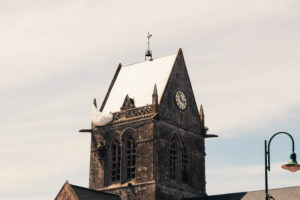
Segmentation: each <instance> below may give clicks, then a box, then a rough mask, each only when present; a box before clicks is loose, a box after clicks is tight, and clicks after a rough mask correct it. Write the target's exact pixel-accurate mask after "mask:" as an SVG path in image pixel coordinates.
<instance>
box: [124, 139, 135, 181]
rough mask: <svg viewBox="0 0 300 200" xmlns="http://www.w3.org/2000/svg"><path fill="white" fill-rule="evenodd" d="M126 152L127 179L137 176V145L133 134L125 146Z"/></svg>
mask: <svg viewBox="0 0 300 200" xmlns="http://www.w3.org/2000/svg"><path fill="white" fill-rule="evenodd" d="M125 148H126V149H125V152H126V174H127V179H128V180H130V179H134V178H135V160H136V146H135V140H134V138H133V137H132V136H129V137H128V139H127V142H126V147H125Z"/></svg>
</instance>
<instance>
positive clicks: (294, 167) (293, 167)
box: [265, 132, 300, 200]
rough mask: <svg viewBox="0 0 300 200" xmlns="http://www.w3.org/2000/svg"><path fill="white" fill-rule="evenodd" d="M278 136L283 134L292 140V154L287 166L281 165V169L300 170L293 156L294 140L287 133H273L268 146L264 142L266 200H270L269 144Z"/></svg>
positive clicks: (294, 155)
mask: <svg viewBox="0 0 300 200" xmlns="http://www.w3.org/2000/svg"><path fill="white" fill-rule="evenodd" d="M279 134H285V135H287V136H289V137H290V138H291V140H292V154H291V155H290V160H289V162H288V163H287V164H285V165H282V166H281V167H282V168H283V169H286V170H289V171H290V172H296V171H298V170H300V165H299V164H298V163H297V159H296V154H295V151H294V150H295V143H294V139H293V137H292V136H291V135H290V134H289V133H287V132H278V133H275V134H274V135H273V136H272V137H271V138H270V140H269V142H268V144H267V140H265V193H266V200H269V199H270V197H271V196H270V195H269V192H268V171H270V170H271V165H270V144H271V141H272V140H273V138H274V137H275V136H277V135H279Z"/></svg>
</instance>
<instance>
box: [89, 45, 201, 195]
mask: <svg viewBox="0 0 300 200" xmlns="http://www.w3.org/2000/svg"><path fill="white" fill-rule="evenodd" d="M112 84H113V83H112ZM178 90H181V91H183V92H184V94H185V96H186V99H187V106H186V108H185V109H179V108H178V106H177V105H176V102H175V94H176V92H177V91H178ZM108 93H109V91H108ZM151 95H152V98H153V101H152V102H153V104H152V105H148V107H143V108H142V107H141V108H133V107H132V106H131V107H130V108H128V109H127V110H126V109H124V107H123V110H122V111H120V112H119V113H114V120H113V122H112V123H110V124H108V125H106V126H104V127H93V126H92V127H93V128H94V129H93V131H92V134H91V159H90V179H89V187H90V188H91V189H95V190H101V191H106V192H111V193H115V194H119V195H120V196H122V198H123V199H124V200H137V199H143V200H157V199H160V200H179V199H182V198H189V197H199V196H206V191H205V149H204V137H205V136H204V135H205V127H204V122H203V121H201V119H200V115H199V112H198V109H197V105H196V102H195V98H194V94H193V91H192V87H191V83H190V80H189V76H188V73H187V69H186V66H185V63H184V58H183V54H182V51H181V50H179V52H178V55H177V58H176V61H175V63H174V66H173V69H172V72H171V74H170V77H169V80H168V83H167V85H166V88H165V90H164V93H163V95H162V98H161V101H160V104H159V105H156V104H157V98H158V97H157V95H156V87H155V89H154V92H153V94H149V96H151ZM126 98H127V99H128V97H126ZM125 101H126V99H125ZM125 101H124V102H125ZM104 104H105V102H104ZM104 106H105V105H102V108H103V107H104ZM121 106H122V105H120V107H121ZM123 106H124V105H123ZM145 106H146V105H145ZM151 108H152V109H151ZM149 109H150V110H149ZM129 137H130V138H134V140H135V145H136V157H135V166H134V167H135V168H134V170H135V175H134V178H130V179H128V176H127V173H129V172H128V169H127V168H126V163H127V162H126V159H127V158H126V156H125V155H126V150H125V149H126V144H127V143H126V141H127V140H128V138H129ZM113 142H116V143H117V144H119V145H120V154H121V156H120V158H119V157H118V158H119V159H120V170H119V171H120V172H118V169H117V168H116V169H112V166H115V164H113V163H112V162H116V163H119V161H116V159H118V158H115V157H113V156H112V155H116V154H115V151H116V150H113V148H112V145H113V144H112V143H113ZM172 145H174V146H172ZM172 148H173V150H172V151H173V152H172V151H171V149H172ZM100 149H101V151H100ZM171 154H174V158H173V161H172V162H171V161H170V159H171V157H172V155H171ZM171 163H172V164H171ZM170 165H172V167H170ZM113 170H114V171H113ZM116 170H117V172H115V171H116ZM172 170H173V171H172ZM115 173H117V174H119V173H120V180H117V181H116V180H115V179H116V177H114V176H115V175H112V174H115ZM117 176H118V175H117ZM117 179H118V178H117Z"/></svg>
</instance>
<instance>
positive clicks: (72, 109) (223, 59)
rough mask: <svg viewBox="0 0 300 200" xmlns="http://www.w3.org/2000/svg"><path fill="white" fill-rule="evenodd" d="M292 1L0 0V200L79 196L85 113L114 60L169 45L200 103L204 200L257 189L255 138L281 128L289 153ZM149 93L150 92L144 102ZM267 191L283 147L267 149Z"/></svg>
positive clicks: (295, 57)
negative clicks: (65, 192)
mask: <svg viewBox="0 0 300 200" xmlns="http://www.w3.org/2000/svg"><path fill="white" fill-rule="evenodd" d="M299 10H300V1H298V0H294V1H293V0H251V1H241V0H222V1H217V0H215V1H212V0H187V1H181V0H166V1H156V0H152V1H143V0H133V1H129V0H127V1H96V0H81V1H79V0H77V1H76V0H69V1H68V0H51V1H50V0H36V1H34V0H27V1H22V0H19V1H16V0H2V1H0V69H1V73H0V126H1V132H0V136H1V138H0V199H1V200H2V199H3V200H4V199H5V200H19V199H22V200H23V199H26V200H27V199H28V200H35V199H39V200H40V199H54V197H55V196H56V194H57V193H58V192H59V190H60V188H61V187H62V186H63V184H64V182H65V181H66V180H69V182H70V183H72V184H75V185H80V186H83V187H88V176H89V171H88V170H89V150H90V135H89V133H78V130H79V129H83V128H89V127H90V108H91V103H92V100H93V98H94V97H96V98H97V100H98V105H99V104H100V103H101V102H102V100H103V98H104V95H105V93H106V91H107V89H108V87H109V84H110V81H111V79H112V77H113V74H114V72H115V70H116V67H117V65H118V63H122V64H123V65H128V64H132V63H136V62H140V61H143V59H144V52H145V49H146V48H147V44H146V34H147V32H148V31H150V32H151V33H152V35H153V38H152V40H151V49H152V51H153V54H154V57H161V56H165V55H170V54H173V53H176V52H177V51H178V49H179V48H182V49H183V54H184V57H185V61H186V64H187V67H188V71H189V75H190V79H191V82H192V86H193V90H194V94H195V97H196V101H197V104H198V106H199V105H200V104H203V106H204V111H205V115H206V125H207V126H208V127H209V133H211V134H218V135H219V136H220V137H219V138H216V139H208V140H207V142H206V152H207V156H206V161H207V162H206V175H207V178H206V179H207V193H208V194H219V193H229V192H239V191H249V190H263V189H264V165H263V164H264V157H263V156H264V153H263V142H264V139H269V138H270V137H271V136H272V134H274V133H276V132H278V131H288V132H289V133H291V134H292V135H293V136H294V138H295V142H296V153H298V154H299V153H300V92H299V88H300V87H299V86H300V78H299V75H300V56H299V52H300V12H299ZM149 95H151V94H149ZM271 147H272V152H271V159H272V160H271V163H272V164H271V165H272V169H271V173H270V180H269V182H270V187H271V188H276V187H287V186H296V185H298V186H299V185H300V173H299V172H298V173H294V174H292V173H289V172H286V171H284V170H281V168H280V163H284V162H285V161H287V160H288V157H289V154H290V153H291V142H290V140H289V138H288V137H285V136H278V138H275V140H274V141H273V143H272V146H271Z"/></svg>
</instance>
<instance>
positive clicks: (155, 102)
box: [152, 84, 158, 112]
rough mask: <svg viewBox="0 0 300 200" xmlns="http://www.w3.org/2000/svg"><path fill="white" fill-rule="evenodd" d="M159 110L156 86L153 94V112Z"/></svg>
mask: <svg viewBox="0 0 300 200" xmlns="http://www.w3.org/2000/svg"><path fill="white" fill-rule="evenodd" d="M157 110H158V94H157V87H156V84H154V89H153V94H152V111H153V112H157Z"/></svg>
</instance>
